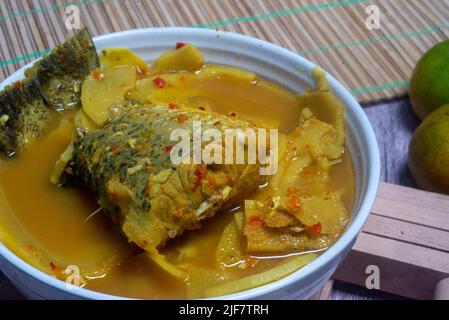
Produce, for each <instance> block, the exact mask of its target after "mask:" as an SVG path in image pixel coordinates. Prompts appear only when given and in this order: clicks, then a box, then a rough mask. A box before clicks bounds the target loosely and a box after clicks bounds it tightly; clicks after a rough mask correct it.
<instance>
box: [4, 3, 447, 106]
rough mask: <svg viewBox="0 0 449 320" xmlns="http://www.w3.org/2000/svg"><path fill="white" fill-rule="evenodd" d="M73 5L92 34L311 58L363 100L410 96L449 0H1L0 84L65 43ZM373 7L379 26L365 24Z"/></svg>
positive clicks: (442, 26)
mask: <svg viewBox="0 0 449 320" xmlns="http://www.w3.org/2000/svg"><path fill="white" fill-rule="evenodd" d="M68 5H77V6H78V7H79V9H80V17H81V23H82V24H83V25H86V26H87V27H88V28H89V30H90V31H91V33H92V34H94V35H99V34H104V33H109V32H114V31H120V30H128V29H133V28H143V27H160V26H190V27H196V28H214V29H220V30H226V31H233V32H238V33H243V34H247V35H250V36H254V37H258V38H261V39H265V40H268V41H270V42H273V43H276V44H279V45H281V46H283V47H285V48H288V49H290V50H292V51H293V52H297V53H298V54H300V55H303V56H305V57H307V58H308V59H310V60H312V61H314V62H315V63H317V64H318V65H320V66H321V67H322V68H324V69H325V70H327V71H329V72H330V73H332V74H333V75H334V76H335V77H336V78H337V79H338V80H340V81H342V82H343V83H344V84H345V85H346V86H347V87H348V88H349V89H351V91H352V93H353V94H354V95H356V96H357V97H358V99H359V100H360V101H362V102H368V101H374V100H379V99H389V98H393V97H395V96H398V95H402V94H404V93H406V91H407V85H408V80H409V78H410V75H411V72H412V70H413V66H414V65H415V63H416V61H417V60H418V59H419V57H420V56H421V55H422V54H423V53H424V52H425V51H426V50H427V49H428V48H430V47H431V46H432V45H434V44H436V43H437V42H439V41H442V40H444V39H447V38H448V37H449V18H448V17H449V0H316V1H315V0H313V1H312V0H304V1H300V0H280V1H271V0H270V1H269V0H265V1H264V0H78V1H63V0H56V1H55V0H53V1H52V0H1V1H0V40H1V43H0V80H2V79H4V78H5V77H7V76H8V75H9V74H11V73H12V72H14V71H15V70H16V69H17V68H19V67H20V66H22V65H24V64H25V63H27V62H29V61H31V60H33V59H35V58H37V57H39V56H40V55H42V54H44V53H45V52H46V51H47V50H48V49H49V48H52V47H53V46H54V45H55V44H56V43H58V42H60V41H63V39H64V38H65V36H66V34H67V30H66V28H65V24H64V21H65V8H66V7H67V6H68ZM370 5H375V6H377V7H378V8H379V13H380V29H372V30H369V29H368V28H367V27H366V24H365V22H366V20H367V18H368V17H369V14H368V13H366V9H367V7H369V6H370ZM370 21H371V20H370Z"/></svg>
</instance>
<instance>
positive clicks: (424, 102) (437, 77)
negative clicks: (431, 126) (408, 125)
mask: <svg viewBox="0 0 449 320" xmlns="http://www.w3.org/2000/svg"><path fill="white" fill-rule="evenodd" d="M409 96H410V103H411V105H412V108H413V111H414V112H415V114H416V115H417V116H418V117H419V118H420V119H421V120H424V118H425V117H426V116H427V115H429V114H430V113H431V112H432V111H434V110H435V109H436V108H438V107H440V106H442V105H444V104H447V103H449V40H446V41H443V42H441V43H439V44H437V45H436V46H434V47H433V48H432V49H430V50H429V51H427V52H426V54H424V56H422V58H421V59H420V60H419V61H418V63H417V64H416V67H415V70H414V71H413V75H412V79H411V81H410V90H409Z"/></svg>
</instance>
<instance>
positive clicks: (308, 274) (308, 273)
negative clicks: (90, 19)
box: [0, 28, 380, 299]
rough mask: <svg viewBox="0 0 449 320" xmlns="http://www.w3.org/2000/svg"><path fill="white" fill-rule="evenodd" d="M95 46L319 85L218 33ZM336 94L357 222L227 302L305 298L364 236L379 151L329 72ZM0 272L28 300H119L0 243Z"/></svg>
mask: <svg viewBox="0 0 449 320" xmlns="http://www.w3.org/2000/svg"><path fill="white" fill-rule="evenodd" d="M94 41H95V45H96V46H97V49H98V50H100V49H102V48H107V47H127V48H129V49H131V50H133V51H134V52H136V53H137V54H139V55H140V56H141V57H143V58H144V59H145V60H147V61H152V60H153V59H154V58H156V57H157V56H158V55H159V54H161V53H162V52H165V51H167V50H168V49H171V48H173V46H174V44H175V43H176V42H186V43H192V44H194V45H196V46H197V47H198V48H200V49H201V51H202V52H203V53H204V55H205V58H206V61H208V62H212V63H215V64H223V65H230V66H236V67H240V68H243V69H247V70H250V71H253V72H255V73H257V74H258V75H260V76H261V77H263V78H265V79H268V80H270V81H273V82H275V83H278V84H280V85H282V86H284V87H285V88H287V89H290V90H292V91H295V92H298V91H299V92H303V91H304V89H305V88H307V87H314V84H315V83H314V80H313V78H312V76H311V74H312V70H313V68H315V67H316V65H314V64H313V63H311V62H310V61H308V60H306V59H304V58H303V57H301V56H299V55H297V54H295V53H293V52H291V51H288V50H286V49H283V48H281V47H278V46H276V45H273V44H270V43H267V42H265V41H261V40H258V39H254V38H250V37H246V36H243V35H239V34H233V33H227V32H222V31H215V30H204V29H191V28H153V29H140V30H132V31H125V32H118V33H112V34H108V35H104V36H99V37H96V38H95V39H94ZM24 69H25V68H22V69H20V70H18V71H17V72H16V73H14V74H13V75H11V76H10V77H9V78H8V79H6V80H5V81H4V82H3V83H2V84H1V85H0V88H3V87H4V86H5V85H6V84H9V83H11V82H14V81H16V80H20V78H22V77H23V70H24ZM327 79H328V81H329V84H330V88H331V90H332V91H333V92H334V94H335V95H336V96H337V97H338V98H339V99H340V100H341V101H342V102H343V104H344V105H345V107H346V123H347V140H346V143H347V145H348V147H349V150H350V153H351V156H352V159H353V162H354V170H355V179H356V195H355V200H354V201H355V203H354V211H353V212H352V219H351V221H350V223H349V224H348V227H347V228H346V230H345V232H344V233H343V235H342V236H341V237H340V238H339V239H338V241H337V242H336V243H335V244H334V245H333V246H332V247H331V248H329V249H328V250H327V251H326V252H324V253H323V254H322V255H321V256H319V258H317V259H316V260H315V261H313V262H312V263H310V264H309V265H307V266H306V267H304V268H303V269H301V270H299V271H297V272H295V273H293V274H291V275H289V276H287V277H285V278H283V279H281V280H279V281H276V282H274V283H270V284H267V285H265V286H262V287H258V288H255V289H251V290H247V291H243V292H239V293H235V294H231V295H227V296H224V297H222V298H225V299H298V298H300V299H305V298H308V297H310V296H311V295H312V294H313V293H314V292H315V291H316V290H318V289H319V288H320V287H321V286H322V285H323V284H324V283H325V282H326V281H327V280H328V279H329V278H330V277H331V275H332V273H333V272H334V271H335V269H336V268H337V266H338V265H339V263H340V262H341V261H342V259H343V258H344V257H345V255H346V253H347V252H348V251H349V250H350V248H351V247H352V245H353V244H354V242H355V240H356V237H357V235H358V233H359V232H360V231H361V229H362V227H363V224H364V223H365V221H366V219H367V217H368V215H369V213H370V210H371V208H372V206H373V203H374V199H375V196H376V192H377V188H378V184H379V177H380V159H379V150H378V146H377V142H376V138H375V136H374V133H373V130H372V128H371V125H370V123H369V121H368V119H367V117H366V115H365V113H364V111H363V110H362V108H361V107H360V105H359V104H358V103H357V101H356V100H355V99H354V97H353V96H352V95H351V94H350V93H349V92H348V90H346V89H345V88H344V87H343V86H342V85H341V84H340V83H339V82H338V81H337V80H335V79H334V78H333V77H332V76H330V75H329V74H327ZM0 269H1V270H2V271H3V272H4V273H5V274H6V275H7V276H8V277H9V278H10V279H11V281H12V282H13V283H14V284H15V285H16V286H17V288H18V289H19V290H20V291H21V292H22V293H24V294H25V295H26V296H27V297H29V298H41V299H42V298H44V299H79V298H87V299H117V298H121V297H117V296H112V295H107V294H103V293H99V292H94V291H90V290H86V289H68V288H67V287H66V284H65V283H64V282H62V281H59V280H57V279H55V278H53V277H51V276H49V275H47V274H45V273H43V272H41V271H39V270H37V269H36V268H34V267H32V266H30V265H29V264H27V263H26V262H24V261H23V260H21V259H20V258H18V257H17V256H16V255H15V254H14V253H13V252H11V251H10V250H9V249H8V248H6V247H5V246H4V245H3V244H1V243H0Z"/></svg>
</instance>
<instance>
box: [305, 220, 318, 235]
mask: <svg viewBox="0 0 449 320" xmlns="http://www.w3.org/2000/svg"><path fill="white" fill-rule="evenodd" d="M307 231H309V232H311V233H321V223H319V222H318V223H315V224H314V225H311V226H310V227H308V228H307Z"/></svg>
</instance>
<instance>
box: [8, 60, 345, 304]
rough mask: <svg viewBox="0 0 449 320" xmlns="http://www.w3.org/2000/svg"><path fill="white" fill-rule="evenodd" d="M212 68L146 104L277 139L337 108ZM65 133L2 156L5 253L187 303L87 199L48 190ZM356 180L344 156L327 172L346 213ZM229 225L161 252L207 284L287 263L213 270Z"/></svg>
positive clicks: (210, 226) (221, 218) (104, 287)
mask: <svg viewBox="0 0 449 320" xmlns="http://www.w3.org/2000/svg"><path fill="white" fill-rule="evenodd" d="M207 68H209V70H208V69H207ZM213 68H214V66H206V67H205V69H203V70H206V71H201V70H200V71H199V72H191V73H179V74H170V75H169V77H168V78H167V79H166V80H167V82H169V81H174V82H173V83H175V84H176V83H179V82H182V85H180V86H179V87H176V86H175V85H171V86H170V87H167V88H165V89H161V90H157V91H154V92H153V93H152V95H151V96H150V97H148V99H149V100H150V101H149V102H157V103H177V104H182V105H184V104H185V105H190V106H194V107H205V108H206V109H209V110H213V111H217V112H220V113H223V114H230V113H236V116H238V117H242V118H247V119H252V120H256V121H260V122H262V123H266V124H268V125H269V126H272V127H279V128H280V129H281V132H284V133H288V132H289V131H290V130H292V129H293V128H294V127H295V126H296V125H297V123H298V119H299V115H300V109H301V108H300V107H301V106H302V107H308V108H310V105H311V104H315V103H320V110H313V111H315V112H317V113H318V114H319V115H320V116H321V115H322V114H324V115H325V116H328V117H329V119H332V116H333V115H332V114H330V115H329V114H326V111H325V110H326V109H327V110H336V108H337V106H336V105H337V104H338V102H337V101H336V100H334V98H330V97H329V96H327V95H328V94H329V93H324V91H323V92H321V93H320V91H318V92H317V93H314V95H315V96H313V97H308V98H305V99H303V100H301V99H298V97H297V96H295V95H294V94H292V93H290V92H288V91H286V90H284V89H282V88H279V87H278V86H275V85H272V84H270V83H268V82H266V81H263V80H260V79H254V78H253V77H251V76H248V74H249V73H244V74H243V75H242V77H237V78H236V77H234V76H227V75H226V74H224V75H223V74H218V75H217V74H215V75H212V76H211V75H210V74H207V73H208V72H210V70H213ZM202 72H203V73H206V75H204V74H202ZM212 74H213V72H212ZM249 75H251V74H249ZM176 77H178V78H176ZM181 77H184V78H183V80H180V78H181ZM153 89H154V88H153ZM331 112H333V111H331ZM70 135H71V128H70V126H69V125H67V124H63V125H61V126H60V127H59V128H58V129H56V130H53V131H52V132H50V133H49V134H47V135H46V136H43V137H42V138H40V139H39V140H38V141H36V142H34V143H32V144H30V146H29V147H28V148H27V149H26V150H24V151H23V152H22V153H20V154H19V155H18V156H17V157H16V158H14V159H2V161H1V164H0V184H1V187H2V191H3V194H2V193H0V196H1V197H2V199H1V200H2V201H3V202H5V204H7V206H6V205H5V206H4V207H2V208H1V209H3V210H1V212H0V219H1V220H0V222H1V224H2V226H3V227H5V229H7V230H8V231H9V234H10V235H11V238H12V239H14V240H15V241H14V243H12V242H11V240H10V241H9V242H10V245H9V246H10V247H11V248H13V249H14V250H15V251H16V252H17V251H20V250H23V254H21V256H22V257H24V258H25V259H26V260H27V261H29V262H30V263H31V264H33V265H35V266H37V267H38V268H40V269H42V270H44V271H46V272H48V273H52V274H55V275H56V276H59V277H60V278H63V276H61V273H60V272H59V271H60V270H63V269H64V268H65V266H67V265H78V266H79V267H80V268H81V273H82V275H84V276H85V277H86V278H87V280H88V281H87V283H86V287H87V288H90V289H93V290H98V291H101V292H106V293H111V294H116V295H121V296H129V297H139V298H186V297H188V295H187V289H186V287H185V283H184V282H183V281H182V280H180V279H176V278H174V277H172V276H171V275H169V274H167V273H165V272H164V271H162V270H161V269H160V267H158V266H157V265H156V264H155V263H154V262H152V261H151V260H150V259H149V258H148V257H147V256H146V255H144V254H142V253H141V251H139V250H137V249H136V248H135V247H133V246H131V245H130V244H128V243H127V242H126V240H125V238H123V237H121V236H120V234H119V232H117V229H116V227H115V226H113V225H112V224H111V223H110V222H109V220H108V219H107V217H106V216H105V215H104V214H102V213H99V214H95V215H93V216H91V214H92V213H93V212H95V211H96V210H97V209H98V205H97V204H96V203H95V201H94V199H93V197H92V196H91V195H89V194H87V193H86V192H84V191H82V190H80V189H75V188H65V189H62V188H58V187H56V186H54V185H52V184H51V182H50V179H49V177H50V175H51V172H52V168H53V165H54V163H55V161H56V160H57V159H58V158H59V156H60V154H61V152H62V151H63V150H64V149H65V148H66V146H67V145H68V143H69V141H70ZM342 177H344V179H343V178H342ZM353 180H354V179H353V174H352V164H351V161H350V156H349V155H348V154H347V153H345V154H344V156H343V161H342V162H341V163H338V164H335V165H334V166H333V167H332V169H331V181H332V183H331V187H330V188H331V189H332V191H340V190H341V191H344V192H343V195H342V200H343V202H344V204H345V206H346V209H347V210H348V211H349V212H351V209H352V199H353V193H354V182H353ZM271 188H272V186H271V185H270V184H268V185H266V186H263V187H261V188H260V190H259V191H258V192H256V194H254V195H253V196H252V197H251V198H252V199H259V198H263V197H265V196H266V195H267V190H270V189H271ZM230 221H232V214H230V213H228V212H223V213H221V214H218V215H217V216H216V217H215V218H213V219H211V220H209V221H207V222H205V223H204V225H203V228H202V229H201V230H199V231H194V232H189V233H186V234H185V235H183V236H181V237H180V238H177V239H174V240H172V241H171V242H169V244H168V245H167V247H166V248H165V249H164V250H163V253H164V254H165V255H166V256H167V258H168V259H169V260H170V261H172V262H174V263H180V266H187V267H188V266H191V265H195V266H198V267H200V268H203V269H201V270H209V271H208V272H209V274H210V277H212V278H213V277H215V276H216V275H217V274H223V275H224V276H225V277H229V278H230V279H235V278H240V277H243V276H246V275H250V274H254V273H258V272H261V271H264V270H268V269H270V268H272V267H273V266H276V265H279V264H281V263H284V262H285V261H288V260H289V259H290V258H288V257H280V258H275V257H271V258H269V259H267V258H268V257H261V258H264V259H260V260H259V261H258V262H257V263H255V264H254V266H253V267H249V268H246V269H240V268H232V270H226V271H223V270H221V269H219V268H218V266H217V263H216V259H215V254H214V252H215V248H216V246H217V244H218V242H219V240H220V237H221V233H222V230H223V229H224V227H225V226H226V225H228V223H229V222H230ZM0 236H1V232H0ZM192 250H193V251H192ZM32 257H34V258H32ZM36 257H37V258H36ZM255 258H257V257H255ZM55 266H56V268H55ZM55 269H56V270H55ZM189 296H192V294H189Z"/></svg>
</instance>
